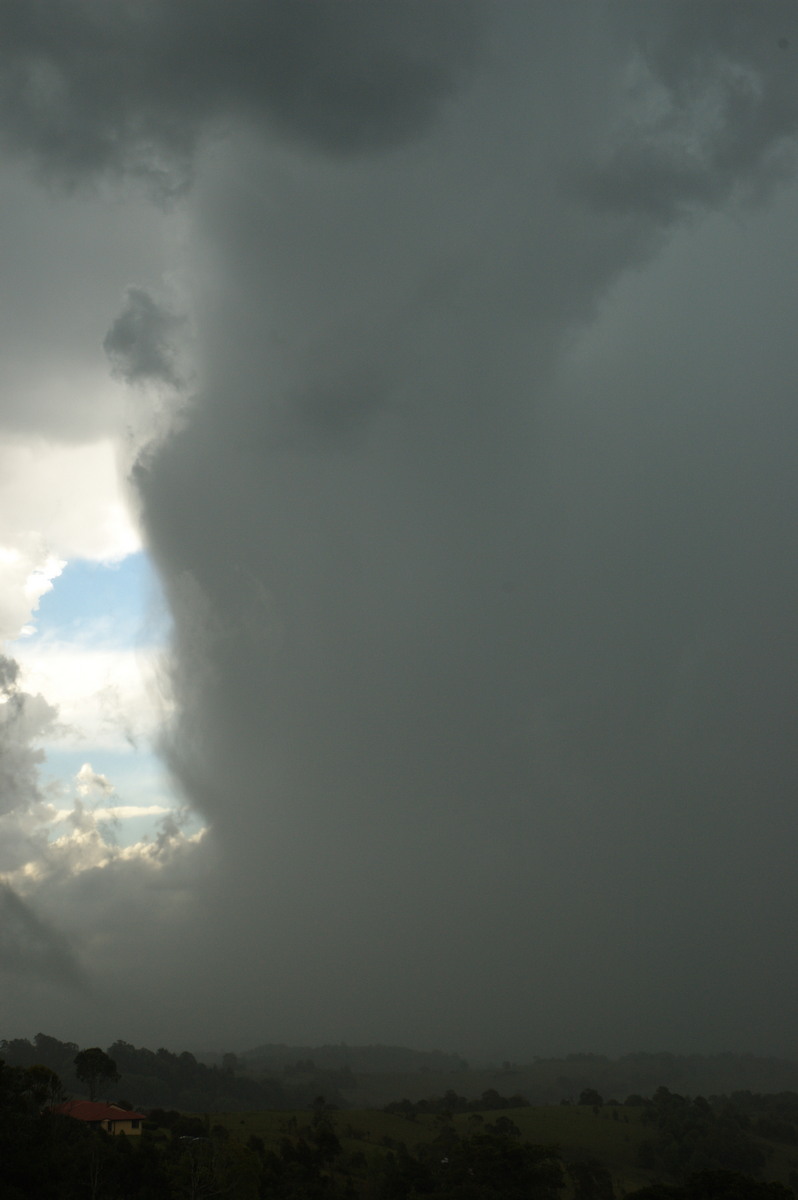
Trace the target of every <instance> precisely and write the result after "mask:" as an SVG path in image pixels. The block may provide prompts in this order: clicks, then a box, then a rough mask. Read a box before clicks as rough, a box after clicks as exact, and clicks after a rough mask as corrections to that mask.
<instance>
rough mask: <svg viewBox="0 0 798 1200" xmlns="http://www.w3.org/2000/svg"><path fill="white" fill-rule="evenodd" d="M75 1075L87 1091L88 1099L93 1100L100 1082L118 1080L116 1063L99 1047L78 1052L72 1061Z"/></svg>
mask: <svg viewBox="0 0 798 1200" xmlns="http://www.w3.org/2000/svg"><path fill="white" fill-rule="evenodd" d="M74 1063H75V1074H76V1075H77V1077H78V1079H80V1080H81V1082H83V1083H85V1084H86V1085H87V1086H88V1089H89V1099H90V1100H94V1099H95V1097H96V1095H97V1086H98V1084H99V1083H100V1080H103V1081H107V1082H108V1083H115V1082H116V1080H117V1079H118V1078H119V1072H118V1071H117V1069H116V1063H115V1062H114V1060H113V1059H112V1058H110V1057H109V1056H108V1055H107V1054H106V1053H105V1051H104V1050H101V1049H100V1047H99V1046H92V1047H91V1049H89V1050H80V1051H79V1052H78V1053H77V1054H76V1055H75V1059H74Z"/></svg>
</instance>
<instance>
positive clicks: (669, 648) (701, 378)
mask: <svg viewBox="0 0 798 1200" xmlns="http://www.w3.org/2000/svg"><path fill="white" fill-rule="evenodd" d="M0 25H1V26H2V36H0V135H1V136H2V139H3V141H4V145H5V155H4V160H3V165H2V180H0V182H2V185H3V191H4V196H5V197H7V200H6V199H4V201H3V206H2V212H1V213H0V224H1V225H2V242H3V250H2V253H3V256H4V262H5V263H6V266H4V267H3V290H4V301H3V313H4V316H3V321H2V327H0V351H1V353H0V359H2V361H3V362H4V363H5V367H3V368H0V422H2V429H3V435H4V437H5V438H6V441H7V443H8V444H10V443H11V442H13V443H14V444H15V445H17V444H22V443H21V439H22V441H24V444H25V445H29V446H33V447H36V446H39V447H41V446H48V447H52V446H54V445H56V446H58V445H64V446H66V445H73V446H74V445H77V444H80V445H89V444H92V443H93V441H99V440H101V439H105V440H106V441H107V442H109V443H110V444H111V445H112V446H113V447H114V453H115V455H116V458H117V461H118V463H119V466H120V470H121V471H122V473H123V475H124V476H125V477H126V478H127V479H128V480H129V484H128V487H127V495H128V497H129V500H130V505H131V511H132V512H133V513H134V515H135V519H136V521H137V522H138V526H139V529H140V535H141V537H142V538H143V541H144V544H145V545H146V547H147V548H148V550H149V552H150V554H151V556H152V559H153V562H154V563H155V566H156V568H157V572H158V574H159V576H160V580H161V584H162V588H163V592H164V596H165V598H166V602H167V605H168V609H169V612H170V614H171V622H172V624H171V635H170V636H171V642H170V645H169V649H168V653H167V654H165V655H164V657H163V660H162V663H161V674H160V687H159V689H156V690H157V693H158V694H157V695H156V694H155V692H153V697H152V703H153V705H154V706H155V707H157V708H158V711H159V713H160V714H161V721H162V728H161V734H160V746H161V753H162V755H163V757H164V759H165V761H166V763H167V764H168V766H169V769H170V770H171V772H172V773H173V775H174V778H175V780H176V786H178V787H179V788H180V790H181V795H182V796H183V797H184V799H185V802H186V804H187V806H188V808H189V809H191V810H193V812H194V813H195V814H196V820H197V822H199V823H201V824H202V826H203V828H204V833H200V834H190V833H189V832H187V829H188V828H189V827H182V826H181V825H180V824H179V822H178V823H175V822H173V821H171V820H168V821H165V822H164V823H163V826H162V829H161V832H160V834H159V836H158V838H157V840H156V841H155V842H154V843H152V844H150V845H149V846H148V847H147V848H145V850H142V847H141V846H139V847H138V848H132V849H131V850H130V852H129V853H121V852H120V853H116V854H115V855H114V856H112V857H111V858H109V857H107V855H106V857H104V858H103V857H102V855H100V856H99V857H98V856H97V840H96V838H97V835H96V831H91V837H90V836H89V832H87V830H88V826H87V825H86V821H87V819H88V818H87V817H86V815H85V813H84V812H83V809H82V808H80V807H79V806H76V809H75V811H74V813H73V814H72V823H73V826H74V828H75V830H76V831H77V833H80V832H81V831H83V835H84V836H83V840H82V841H81V840H80V839H79V838H78V837H77V833H76V836H75V837H73V839H72V840H71V841H70V842H69V850H68V852H67V850H66V849H65V847H66V842H65V843H64V844H63V845H62V847H61V851H60V852H57V851H56V850H53V848H52V846H49V845H48V844H45V843H44V842H43V841H42V839H41V836H40V835H34V834H33V833H32V832H31V829H32V825H31V821H32V816H31V814H35V812H36V811H38V810H37V806H39V807H41V805H42V804H43V803H44V802H45V797H44V796H43V792H42V785H41V782H40V772H41V771H42V769H43V767H42V764H41V763H39V762H37V759H36V746H37V745H38V744H39V741H40V739H41V737H42V736H43V732H44V731H45V730H46V729H47V728H48V727H52V726H53V725H54V723H57V721H58V713H57V711H56V709H57V705H55V704H54V703H53V702H51V700H48V697H47V696H46V695H45V696H43V697H35V696H33V695H32V694H31V693H30V692H29V691H25V690H24V688H23V687H22V686H21V685H20V684H19V683H17V684H15V682H14V678H13V667H12V666H11V665H9V664H7V665H6V667H5V668H4V669H5V672H6V676H7V679H6V684H7V691H8V692H9V695H10V699H9V701H8V702H7V704H6V706H5V708H4V710H3V711H4V719H3V721H2V722H0V738H1V739H2V740H1V741H0V745H1V746H2V750H3V755H4V762H5V763H6V764H7V766H3V767H2V770H0V789H2V791H0V815H2V814H5V816H4V817H3V818H2V819H3V820H5V822H6V824H5V825H4V826H3V829H4V830H5V836H6V838H7V845H6V853H5V858H4V860H3V863H2V864H1V865H2V869H3V870H4V872H5V875H4V879H5V883H4V885H3V891H2V892H0V915H2V927H0V968H1V969H2V971H3V972H4V976H3V977H4V981H5V983H4V999H3V1001H2V1002H0V1003H1V1004H2V1005H3V1008H2V1009H1V1010H0V1018H1V1022H2V1026H3V1027H2V1028H0V1035H4V1036H19V1035H25V1036H30V1035H32V1034H33V1033H35V1032H36V1031H37V1030H39V1029H42V1030H44V1031H46V1032H49V1033H52V1034H55V1035H56V1036H60V1037H67V1038H71V1039H74V1040H78V1041H82V1042H86V1041H88V1042H89V1044H92V1043H95V1042H104V1041H105V1040H106V1039H107V1040H110V1039H113V1038H115V1037H123V1038H125V1039H126V1040H129V1041H134V1042H136V1043H140V1044H149V1045H156V1044H157V1045H162V1044H164V1045H168V1046H171V1047H175V1048H182V1047H184V1046H187V1047H192V1048H201V1047H218V1048H234V1049H244V1048H246V1047H247V1046H250V1045H253V1044H256V1043H258V1042H263V1041H284V1042H292V1041H295V1042H301V1043H306V1044H307V1043H313V1042H323V1041H341V1040H346V1041H349V1042H391V1043H402V1044H408V1045H414V1046H418V1047H433V1046H434V1047H439V1048H441V1049H447V1050H457V1051H459V1052H461V1053H463V1054H465V1055H466V1056H469V1057H471V1058H473V1059H480V1058H505V1057H512V1058H524V1057H526V1056H531V1055H534V1054H547V1053H556V1052H567V1051H575V1050H580V1049H586V1050H591V1051H595V1052H603V1053H618V1052H626V1051H633V1050H640V1049H643V1050H659V1049H666V1050H673V1051H705V1052H713V1051H720V1050H734V1051H752V1052H768V1053H781V1054H788V1055H794V1054H797V1053H798V1036H797V1035H796V1032H795V1020H794V1004H793V999H794V994H795V990H796V987H797V986H798V978H796V975H797V974H798V967H796V961H798V960H797V959H796V954H795V924H794V922H795V917H796V900H797V899H798V897H797V896H796V891H797V890H798V873H796V870H795V845H796V784H798V741H796V683H797V680H796V667H797V666H798V663H797V661H796V650H797V649H798V641H797V639H798V631H797V630H796V598H797V597H796V583H797V582H798V578H797V574H798V573H797V571H796V551H795V528H794V527H795V515H796V512H797V511H798V504H797V503H796V502H797V501H798V495H797V494H796V493H797V492H798V480H796V471H795V465H796V464H795V459H796V432H797V430H796V425H797V424H798V409H797V408H796V398H795V386H796V385H795V380H796V365H797V364H796V360H797V359H798V349H796V347H797V346H798V339H796V337H795V314H796V312H798V227H797V224H796V222H797V220H798V207H797V203H798V184H796V178H795V170H794V168H795V138H796V132H798V9H797V8H796V6H795V4H794V3H793V0H657V3H645V2H643V0H632V2H625V0H620V2H617V3H616V2H613V0H600V2H597V0H572V2H571V3H568V4H561V3H559V2H555V0H536V2H534V3H532V2H516V0H504V2H502V3H501V4H493V3H488V2H487V0H480V2H478V3H470V2H469V0H457V2H453V0H434V2H433V0H423V2H422V0H403V2H401V3H395V2H394V0H379V2H378V0H347V2H344V0H332V2H330V0H313V2H311V0H273V2H272V3H269V4H263V3H261V2H255V0H191V2H190V3H189V2H187V0H133V3H129V2H127V0H124V2H123V0H102V3H100V2H99V0H98V2H95V3H85V2H83V0H46V2H45V0H42V2H37V0H0ZM44 377H46V378H47V379H48V380H50V381H51V382H52V381H53V380H55V381H57V386H56V384H52V386H49V387H46V388H45V387H34V386H33V384H32V383H31V381H32V380H33V379H34V378H35V379H40V378H44ZM103 380H106V381H108V382H107V384H105V383H103ZM87 381H90V382H88V383H87ZM64 486H65V487H67V490H68V485H64ZM15 495H18V501H17V506H16V508H15V510H14V513H13V521H12V518H11V516H9V515H8V514H6V516H5V517H4V518H3V520H4V524H3V529H6V527H8V528H9V529H10V528H11V525H12V524H13V523H14V522H15V523H16V524H14V529H15V530H17V532H18V531H19V530H20V529H23V530H24V529H27V528H28V527H29V525H30V524H31V522H32V518H29V517H28V515H27V512H26V507H25V506H26V504H27V503H33V501H34V499H35V497H34V498H33V499H31V496H30V493H29V492H25V493H24V496H25V497H27V499H25V500H24V502H23V500H21V499H19V496H22V495H23V493H22V492H19V493H15ZM65 496H66V492H65ZM56 499H57V498H56ZM64 503H66V500H64ZM81 520H84V521H85V520H89V521H90V517H85V515H84V517H82V518H81ZM46 533H47V530H46V528H45V529H44V530H43V535H44V536H45V537H46ZM9 536H10V535H9ZM20 544H21V543H20ZM76 545H77V547H78V549H77V550H76V552H75V553H76V554H77V555H78V556H79V555H80V553H82V551H81V550H80V545H82V543H80V539H79V538H77V535H76ZM15 687H16V691H14V688H15ZM97 786H98V787H100V786H101V785H100V784H97ZM37 837H38V840H37ZM92 838H93V839H94V840H93V841H92ZM145 851H146V852H145ZM92 854H94V857H91V855H92Z"/></svg>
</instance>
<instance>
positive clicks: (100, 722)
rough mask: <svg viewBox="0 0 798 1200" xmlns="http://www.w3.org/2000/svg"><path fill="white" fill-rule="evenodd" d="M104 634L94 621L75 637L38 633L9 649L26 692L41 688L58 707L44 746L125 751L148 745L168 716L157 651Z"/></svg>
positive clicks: (167, 704)
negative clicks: (117, 642) (62, 638)
mask: <svg viewBox="0 0 798 1200" xmlns="http://www.w3.org/2000/svg"><path fill="white" fill-rule="evenodd" d="M108 633H109V630H108V629H107V628H106V629H98V627H97V626H96V625H94V626H93V627H89V629H88V630H84V631H83V633H82V635H81V638H80V640H79V641H74V642H66V641H59V640H57V639H51V638H47V637H44V638H38V639H37V640H36V641H35V642H33V641H31V642H24V641H22V642H19V643H17V645H16V646H15V647H14V654H15V656H16V658H17V660H18V662H19V664H20V668H21V680H22V682H23V684H24V687H25V688H26V690H28V691H31V692H41V693H42V694H43V695H45V696H47V698H48V700H49V701H50V703H52V704H54V705H55V706H56V707H57V709H58V715H59V721H58V726H57V728H56V729H55V730H54V731H53V737H52V738H51V739H50V742H49V743H48V744H53V743H57V746H58V748H59V749H60V750H65V749H74V750H77V751H80V750H81V749H83V751H84V753H85V752H86V748H87V747H90V748H91V749H92V750H94V751H96V750H100V749H102V750H106V751H113V752H115V753H126V752H128V751H130V750H131V749H132V748H135V747H138V746H139V745H141V744H142V743H147V744H149V743H151V742H152V741H153V739H154V738H155V736H156V733H157V730H158V728H159V726H160V724H161V723H162V721H163V720H164V718H165V717H166V716H167V715H168V712H169V707H170V706H169V701H168V697H167V696H166V694H165V692H164V689H163V688H162V686H161V683H160V677H159V669H158V668H159V663H160V652H159V651H158V650H156V649H153V648H149V647H121V646H119V645H115V644H113V643H111V642H109V641H108V640H107V639H108ZM103 635H104V636H103ZM85 782H87V781H84V783H85Z"/></svg>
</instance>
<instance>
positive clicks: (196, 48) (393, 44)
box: [0, 0, 475, 192]
mask: <svg viewBox="0 0 798 1200" xmlns="http://www.w3.org/2000/svg"><path fill="white" fill-rule="evenodd" d="M474 51H475V19H474V12H473V9H472V6H471V5H470V4H468V3H466V2H463V0H460V2H458V3H457V4H453V3H436V4H427V3H423V2H422V0H410V2H409V3H407V4H404V5H402V6H397V5H392V4H384V5H382V4H381V5H375V4H371V3H367V2H366V0H352V2H350V3H346V4H339V3H337V2H334V0H319V2H314V3H313V4H295V3H292V2H291V0H275V2H273V3H269V4H263V3H260V2H259V0H236V2H235V3H220V2H219V0H191V2H188V0H167V2H166V3H164V2H163V0H141V3H138V4H132V5H131V4H127V3H122V2H120V0H108V3H104V4H102V5H87V4H83V3H80V2H78V0H52V2H51V0H47V2H44V3H40V2H37V0H34V2H33V3H29V2H28V0H6V2H5V4H4V6H3V45H2V50H0V105H2V113H3V125H4V129H5V134H6V137H7V138H8V139H9V140H10V142H11V144H12V145H13V146H15V147H17V148H21V149H22V150H24V151H25V152H31V151H32V152H34V153H35V154H37V155H38V156H39V157H40V160H41V161H42V162H43V164H44V165H45V167H46V169H47V170H48V171H50V172H56V173H60V174H63V175H64V176H65V177H66V178H67V179H80V178H81V176H83V175H84V174H85V173H86V172H92V171H95V170H104V169H122V170H125V171H132V172H133V173H140V174H143V175H144V176H146V177H147V178H148V179H149V180H150V181H151V182H152V183H153V184H155V186H156V187H157V188H159V189H163V190H165V191H166V192H169V191H175V190H180V188H181V187H182V186H183V185H184V184H185V182H186V180H187V178H188V176H189V175H190V163H191V157H192V154H193V150H194V146H195V143H196V140H197V137H198V136H199V134H200V132H201V130H202V128H203V126H204V125H205V124H206V123H207V122H208V121H217V120H228V119H237V118H242V117H243V118H244V119H245V120H247V119H249V120H255V121H258V120H261V119H265V120H266V121H267V122H269V123H272V124H274V125H275V126H276V127H278V128H282V129H284V130H285V132H286V133H287V134H289V135H290V136H292V137H296V138H298V139H299V140H300V141H304V142H306V143H308V144H309V145H311V146H314V147H317V148H319V149H321V150H324V151H328V152H331V153H341V154H349V153H352V152H358V151H362V150H374V149H381V148H387V147H392V146H395V145H398V144H401V143H402V142H403V141H405V140H406V139H408V138H412V137H413V136H415V135H416V134H418V133H419V132H420V131H421V130H422V129H423V128H424V126H425V125H426V124H427V123H428V122H429V120H430V118H431V117H432V115H433V114H434V112H435V110H436V108H437V107H438V105H439V104H440V103H441V101H442V100H444V99H445V98H446V97H447V96H448V95H449V94H450V93H451V91H452V89H453V87H454V86H455V85H456V83H457V81H458V80H459V78H460V76H461V74H462V73H463V72H464V71H465V70H467V68H468V67H469V66H470V64H471V62H472V59H473V56H474Z"/></svg>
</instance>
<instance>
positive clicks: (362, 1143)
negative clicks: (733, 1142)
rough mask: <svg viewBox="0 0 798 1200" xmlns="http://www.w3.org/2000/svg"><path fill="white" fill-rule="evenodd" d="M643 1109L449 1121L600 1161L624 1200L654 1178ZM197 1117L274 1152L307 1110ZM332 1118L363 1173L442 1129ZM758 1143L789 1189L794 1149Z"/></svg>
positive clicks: (425, 1121) (376, 1118) (582, 1109)
mask: <svg viewBox="0 0 798 1200" xmlns="http://www.w3.org/2000/svg"><path fill="white" fill-rule="evenodd" d="M641 1111H642V1110H641V1109H639V1108H634V1107H626V1106H622V1107H618V1108H614V1107H612V1106H606V1105H605V1106H603V1107H601V1108H598V1109H597V1110H595V1111H594V1110H593V1109H592V1108H590V1107H586V1106H582V1105H575V1104H571V1105H559V1104H558V1105H546V1106H531V1107H526V1108H516V1109H503V1110H501V1111H483V1112H481V1113H477V1114H475V1113H461V1114H457V1115H456V1116H455V1117H453V1118H452V1124H453V1126H454V1128H455V1129H456V1130H457V1131H458V1133H460V1134H464V1133H467V1132H468V1131H469V1130H475V1129H478V1128H479V1126H480V1117H481V1118H482V1122H484V1123H485V1124H489V1123H491V1122H493V1121H495V1120H496V1119H497V1118H499V1117H501V1116H507V1117H509V1118H510V1120H511V1121H513V1122H514V1123H515V1124H516V1125H517V1126H518V1128H519V1129H520V1131H521V1136H522V1138H523V1139H524V1140H525V1141H529V1142H532V1143H535V1144H537V1145H547V1146H555V1147H556V1148H557V1149H558V1150H559V1152H560V1153H561V1155H562V1157H563V1159H564V1161H565V1162H566V1163H568V1162H569V1161H574V1160H580V1159H582V1160H585V1159H593V1160H596V1161H598V1162H599V1163H601V1165H602V1166H604V1167H605V1168H606V1169H607V1170H608V1171H609V1173H610V1175H611V1177H612V1182H613V1187H614V1190H615V1194H616V1196H619V1197H622V1196H623V1195H624V1194H625V1193H627V1192H631V1191H634V1190H635V1189H636V1188H640V1187H644V1186H645V1185H646V1184H647V1183H650V1182H652V1181H653V1179H654V1176H653V1175H652V1173H651V1172H650V1171H645V1170H642V1169H641V1168H639V1167H638V1166H637V1165H636V1161H637V1151H638V1147H639V1145H640V1143H641V1142H642V1141H644V1140H646V1139H649V1138H651V1137H652V1136H653V1135H652V1130H651V1128H650V1127H649V1126H645V1125H643V1124H642V1123H641V1119H640V1117H641ZM613 1113H617V1114H618V1115H617V1117H615V1116H613ZM203 1115H204V1116H206V1117H207V1119H208V1120H209V1121H210V1124H211V1126H213V1125H216V1124H219V1125H222V1126H224V1127H225V1128H226V1129H227V1130H228V1131H229V1133H230V1135H231V1137H234V1138H236V1139H237V1140H239V1141H242V1142H246V1141H247V1140H248V1139H249V1138H250V1137H251V1136H252V1135H255V1136H256V1137H259V1138H261V1139H262V1140H263V1142H264V1145H265V1146H266V1148H267V1149H268V1148H274V1149H277V1148H278V1146H279V1143H280V1139H281V1138H282V1137H285V1136H291V1135H296V1134H297V1133H301V1132H302V1131H303V1130H309V1127H310V1123H311V1114H310V1113H309V1112H296V1113H286V1112H271V1111H265V1112H249V1113H209V1114H203ZM330 1118H331V1121H332V1124H333V1127H334V1129H335V1132H336V1135H337V1137H338V1139H339V1141H340V1142H341V1145H342V1148H343V1151H344V1153H345V1155H347V1156H351V1155H353V1154H356V1153H360V1154H362V1155H363V1159H364V1160H365V1166H364V1171H365V1172H366V1173H367V1172H368V1168H369V1166H370V1165H373V1164H374V1163H375V1162H376V1160H377V1159H378V1158H379V1157H380V1156H381V1155H384V1154H385V1153H386V1151H387V1150H389V1149H391V1148H396V1147H397V1146H398V1145H399V1144H400V1143H401V1144H404V1145H405V1146H406V1147H407V1149H408V1150H410V1151H411V1152H412V1151H413V1150H414V1148H415V1147H417V1146H418V1145H419V1144H420V1143H425V1142H431V1141H433V1140H434V1138H435V1137H436V1136H437V1135H438V1133H439V1132H440V1130H441V1118H440V1117H438V1116H435V1115H432V1114H419V1115H418V1116H416V1117H415V1118H408V1117H406V1116H401V1115H398V1114H395V1113H386V1112H381V1111H379V1110H374V1109H363V1110H353V1109H345V1110H340V1111H333V1112H332V1113H331V1114H330ZM761 1145H762V1149H763V1150H764V1151H765V1154H766V1156H767V1166H766V1168H765V1171H764V1172H763V1175H764V1177H765V1178H766V1179H769V1180H777V1181H779V1182H781V1183H784V1184H788V1183H789V1176H790V1172H795V1171H798V1148H796V1149H794V1148H791V1147H787V1146H779V1145H776V1144H773V1143H770V1142H766V1141H762V1142H761ZM565 1194H566V1196H567V1194H568V1191H567V1189H566V1193H565Z"/></svg>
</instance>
